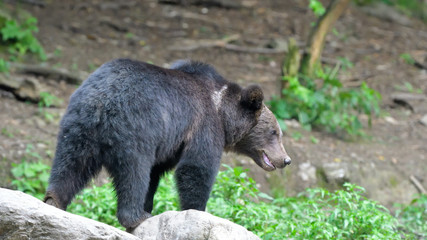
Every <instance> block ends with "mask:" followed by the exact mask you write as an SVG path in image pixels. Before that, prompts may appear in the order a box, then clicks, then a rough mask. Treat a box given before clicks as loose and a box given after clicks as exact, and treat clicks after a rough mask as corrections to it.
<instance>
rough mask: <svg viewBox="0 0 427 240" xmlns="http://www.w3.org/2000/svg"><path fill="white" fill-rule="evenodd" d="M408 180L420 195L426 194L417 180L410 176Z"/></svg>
mask: <svg viewBox="0 0 427 240" xmlns="http://www.w3.org/2000/svg"><path fill="white" fill-rule="evenodd" d="M409 179H410V180H411V182H412V183H413V184H414V186H415V187H416V188H417V190H418V191H419V192H420V193H422V194H427V191H426V189H425V188H424V187H423V185H421V183H420V181H418V179H417V178H416V177H415V176H414V175H411V176H410V177H409Z"/></svg>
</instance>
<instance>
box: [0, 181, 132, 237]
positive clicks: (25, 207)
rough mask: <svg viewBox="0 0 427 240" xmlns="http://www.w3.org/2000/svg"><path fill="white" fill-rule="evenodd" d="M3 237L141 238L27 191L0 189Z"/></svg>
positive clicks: (0, 223) (0, 219)
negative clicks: (51, 204)
mask: <svg viewBox="0 0 427 240" xmlns="http://www.w3.org/2000/svg"><path fill="white" fill-rule="evenodd" d="M0 216H1V217H0V239H4V240H9V239H10V240H12V239H46V240H47V239H63V240H67V239H70V240H76V239H130V240H132V239H139V238H137V237H135V236H133V235H131V234H129V233H127V232H124V231H121V230H119V229H117V228H115V227H112V226H109V225H107V224H104V223H100V222H97V221H94V220H91V219H88V218H85V217H82V216H78V215H74V214H71V213H68V212H65V211H62V210H60V209H58V208H55V207H52V206H50V205H47V204H45V203H43V202H42V201H40V200H38V199H37V198H34V197H32V196H30V195H28V194H25V193H23V192H19V191H13V190H9V189H4V188H0Z"/></svg>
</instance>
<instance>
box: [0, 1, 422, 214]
mask: <svg viewBox="0 0 427 240" xmlns="http://www.w3.org/2000/svg"><path fill="white" fill-rule="evenodd" d="M45 2H46V4H45V6H44V7H40V6H35V5H30V4H22V5H20V6H17V5H15V7H21V8H24V9H26V10H28V11H29V12H30V13H31V14H33V15H34V16H35V17H36V18H37V19H38V21H39V24H38V26H39V29H40V31H39V33H38V34H37V37H38V39H39V40H40V42H41V44H42V45H43V47H44V48H45V50H46V52H47V54H48V60H47V62H46V63H45V64H46V65H48V66H54V67H57V68H64V69H68V70H69V71H71V72H77V71H79V72H80V71H83V72H85V73H86V75H87V74H89V73H90V72H91V71H93V70H94V69H95V68H96V67H98V66H99V65H101V64H102V63H104V62H106V61H108V60H111V59H114V58H122V57H126V58H133V59H138V60H142V61H149V62H152V63H154V64H156V65H160V66H165V67H168V66H169V64H170V63H171V62H173V61H174V60H177V59H188V58H191V59H195V60H201V61H204V62H208V63H210V64H212V65H214V66H215V67H216V68H217V69H218V70H219V72H220V73H222V74H223V75H224V76H225V77H226V78H227V79H229V80H231V81H234V82H237V83H239V84H242V85H248V84H251V83H258V84H260V85H261V86H262V88H263V89H264V90H265V93H266V95H267V97H271V96H272V95H277V94H278V91H279V88H278V86H279V85H278V80H279V76H280V65H281V63H282V60H283V58H284V55H285V53H279V54H277V53H276V54H274V53H273V54H259V53H251V52H244V51H243V52H242V51H233V50H230V49H226V48H224V47H221V46H219V47H218V46H217V47H200V48H198V49H187V50H183V49H181V50H177V49H176V48H178V47H180V48H183V47H188V46H194V44H195V42H194V41H195V40H198V41H199V42H200V41H202V42H203V43H207V42H208V41H207V40H209V39H210V40H218V39H222V38H224V37H225V36H234V35H236V34H238V38H237V40H235V41H234V42H233V43H234V44H236V45H239V46H245V47H247V48H256V47H257V48H265V47H269V46H274V45H277V46H279V45H280V44H283V43H284V42H285V41H286V39H288V38H290V37H293V38H295V39H296V40H297V42H298V43H300V44H304V43H305V40H306V39H307V35H308V33H309V30H310V25H311V23H312V22H313V21H315V17H314V16H313V15H312V13H311V12H310V11H308V9H307V7H306V6H307V5H308V3H307V2H308V1H298V0H269V1H256V0H255V1H243V2H245V3H251V4H252V5H251V6H249V7H242V8H221V7H206V6H186V7H182V6H177V5H167V4H159V3H157V1H154V0H146V1H129V2H120V1H100V0H91V1H87V0H86V1H84V0H73V1H67V0H64V1H45ZM239 2H240V1H239ZM9 6H10V5H9ZM12 6H13V5H12ZM335 30H336V31H335V33H331V34H329V35H328V37H327V42H326V46H325V50H324V54H323V57H324V59H326V60H328V59H329V61H327V62H333V61H331V60H336V59H337V58H338V57H345V58H347V59H348V60H350V61H351V62H352V63H353V64H354V67H353V68H351V69H349V70H347V71H345V72H342V73H341V76H340V78H341V79H343V83H344V85H347V86H350V85H351V84H353V85H354V84H355V85H357V84H360V82H361V81H366V82H367V83H368V85H369V86H371V87H372V88H374V89H376V90H378V91H379V92H380V93H381V94H382V96H383V100H382V109H383V114H382V116H381V117H379V118H376V119H374V121H373V124H372V128H368V129H367V131H366V132H367V134H368V135H369V136H370V137H369V138H366V139H360V140H357V141H344V140H342V139H340V138H339V137H337V136H335V135H331V134H328V133H323V132H316V131H313V132H307V131H304V130H302V129H301V128H299V127H298V126H294V127H293V126H290V127H289V128H288V130H287V132H286V133H285V137H284V142H285V147H286V148H287V150H288V152H289V153H290V155H291V157H292V159H293V162H292V165H290V166H289V167H287V169H286V170H283V171H280V172H279V171H277V172H275V173H265V172H263V171H262V169H260V168H258V167H257V166H256V165H255V164H254V163H252V161H251V160H249V159H246V158H243V157H238V156H236V155H233V154H227V155H225V156H224V162H228V163H232V164H238V165H244V166H245V167H248V168H250V169H251V174H252V176H254V178H255V179H256V181H257V182H258V183H259V185H260V187H261V188H262V189H263V190H264V191H267V192H270V191H271V189H272V188H274V189H275V191H274V192H276V193H277V192H278V193H280V194H283V193H285V194H289V195H293V194H295V193H297V192H300V191H302V190H303V189H304V188H306V187H313V186H324V187H328V188H331V189H332V188H335V187H336V186H338V185H339V184H340V182H342V181H351V182H354V183H356V184H359V185H361V186H363V187H365V188H366V189H367V195H368V196H369V197H371V198H373V199H376V200H379V201H380V202H381V203H383V204H386V205H387V206H392V203H395V202H400V203H408V202H409V201H410V199H412V197H413V194H415V193H417V192H418V191H419V190H418V189H417V188H416V187H415V186H414V184H413V182H411V180H410V177H411V176H413V177H414V178H415V179H417V180H418V181H419V183H421V184H422V185H423V186H424V188H427V174H426V173H427V157H426V155H427V126H424V125H422V124H421V123H420V122H419V120H420V119H421V117H422V116H424V115H426V114H427V100H425V101H422V100H420V101H415V102H411V107H412V109H410V108H408V107H402V106H400V105H397V104H395V103H394V102H393V100H392V97H391V96H392V94H393V93H395V92H408V89H407V88H406V89H405V87H404V86H405V83H406V82H407V83H410V84H411V85H412V86H413V88H414V89H416V90H417V91H422V94H424V96H426V93H427V72H426V70H422V69H420V68H417V67H415V66H412V65H409V64H407V63H405V62H404V61H403V60H402V59H401V57H400V56H401V54H404V53H409V54H411V55H412V56H414V57H415V58H416V59H417V61H419V62H420V63H422V64H425V65H426V66H427V48H426V46H427V25H426V24H424V23H422V22H420V21H418V20H415V19H411V22H410V24H401V23H398V22H396V21H393V20H390V19H388V20H387V19H385V18H379V17H375V16H371V15H369V14H367V13H365V11H362V10H361V9H360V8H358V7H356V6H354V5H352V6H351V7H350V8H349V9H348V10H347V11H346V12H345V14H344V15H343V16H342V17H341V18H340V19H339V21H338V22H337V23H336V25H335ZM189 39H190V40H193V42H189ZM199 42H196V43H199ZM12 76H13V75H12ZM39 80H40V81H43V82H44V84H45V85H46V87H47V89H48V91H49V92H50V93H52V94H53V95H55V96H58V97H59V98H61V99H63V100H64V101H63V103H62V104H61V106H59V107H56V108H50V109H48V110H47V111H48V112H49V113H50V114H52V115H53V116H54V120H47V119H46V113H41V112H40V111H39V109H38V107H37V105H35V104H29V103H25V102H21V101H17V100H16V99H15V98H14V97H13V95H12V94H10V93H9V92H7V91H4V90H0V129H2V133H1V134H0V156H1V161H0V186H2V187H10V180H11V175H10V163H11V162H20V161H21V160H22V159H23V158H24V157H25V156H26V157H27V159H30V160H35V159H36V158H37V157H32V158H31V157H28V155H33V156H35V154H31V153H38V154H39V155H40V156H41V158H42V159H48V160H44V161H47V162H46V163H49V164H50V162H49V161H50V159H52V155H53V153H54V151H55V142H56V134H57V131H58V122H59V119H60V116H61V115H62V114H63V113H64V111H65V108H66V106H67V102H68V98H69V96H70V94H71V93H72V92H73V91H74V90H75V88H76V86H73V85H68V84H66V83H65V82H58V81H57V80H55V79H46V78H39ZM418 89H419V90H418ZM362 118H363V116H362ZM291 125H292V124H291ZM296 132H300V133H302V138H301V139H296V138H293V137H291V136H292V135H293V134H294V133H296ZM311 136H313V137H315V138H317V139H318V140H319V142H318V143H313V141H311Z"/></svg>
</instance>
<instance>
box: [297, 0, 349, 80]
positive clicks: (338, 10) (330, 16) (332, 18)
mask: <svg viewBox="0 0 427 240" xmlns="http://www.w3.org/2000/svg"><path fill="white" fill-rule="evenodd" d="M349 3H350V0H332V1H331V3H330V4H329V6H328V8H327V9H326V12H325V14H323V16H322V17H320V18H319V20H318V21H317V23H316V25H315V26H314V28H313V29H312V30H311V33H310V36H309V39H308V44H307V49H306V51H305V53H304V56H303V58H302V61H301V68H300V72H301V73H303V74H305V75H308V76H312V75H313V72H314V69H315V67H316V65H317V64H318V62H319V59H320V56H321V55H322V51H323V46H324V44H325V37H326V34H327V33H328V32H329V30H330V29H331V27H332V25H333V24H334V23H335V22H336V20H337V19H338V18H339V17H340V16H341V14H342V13H343V12H344V11H345V10H346V9H347V6H348V4H349Z"/></svg>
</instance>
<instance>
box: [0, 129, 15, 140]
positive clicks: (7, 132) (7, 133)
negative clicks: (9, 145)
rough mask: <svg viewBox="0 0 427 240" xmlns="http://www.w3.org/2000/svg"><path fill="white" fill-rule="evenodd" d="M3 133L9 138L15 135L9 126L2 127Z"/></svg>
mask: <svg viewBox="0 0 427 240" xmlns="http://www.w3.org/2000/svg"><path fill="white" fill-rule="evenodd" d="M1 135H3V136H6V137H8V138H13V137H14V135H13V133H12V132H11V131H9V130H8V129H7V128H5V127H4V128H2V129H1Z"/></svg>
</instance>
